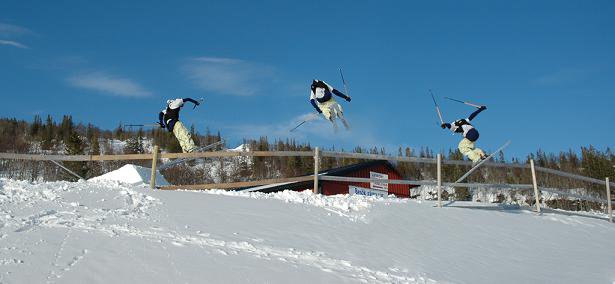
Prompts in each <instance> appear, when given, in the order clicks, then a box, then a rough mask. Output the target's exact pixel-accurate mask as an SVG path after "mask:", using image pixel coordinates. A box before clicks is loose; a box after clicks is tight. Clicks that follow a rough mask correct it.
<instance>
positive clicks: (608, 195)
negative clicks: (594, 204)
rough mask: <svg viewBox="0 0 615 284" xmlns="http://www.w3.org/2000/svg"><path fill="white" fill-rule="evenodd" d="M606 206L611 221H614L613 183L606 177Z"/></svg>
mask: <svg viewBox="0 0 615 284" xmlns="http://www.w3.org/2000/svg"><path fill="white" fill-rule="evenodd" d="M606 206H607V211H606V212H607V213H608V214H609V222H611V223H613V208H612V207H611V184H610V182H609V178H608V177H607V178H606Z"/></svg>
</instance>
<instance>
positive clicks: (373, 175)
mask: <svg viewBox="0 0 615 284" xmlns="http://www.w3.org/2000/svg"><path fill="white" fill-rule="evenodd" d="M369 178H371V179H384V180H387V179H389V175H385V174H381V173H376V172H369ZM369 187H370V188H373V189H380V190H386V191H389V184H388V183H386V182H370V183H369Z"/></svg>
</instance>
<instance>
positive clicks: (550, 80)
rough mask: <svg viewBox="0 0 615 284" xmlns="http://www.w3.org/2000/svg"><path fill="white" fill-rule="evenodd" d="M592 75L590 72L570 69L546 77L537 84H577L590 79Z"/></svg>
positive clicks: (541, 78)
mask: <svg viewBox="0 0 615 284" xmlns="http://www.w3.org/2000/svg"><path fill="white" fill-rule="evenodd" d="M590 73H591V71H590V70H584V69H570V68H568V69H562V70H558V71H556V72H553V73H551V74H547V75H544V76H542V77H540V78H538V79H537V80H535V82H536V83H538V84H541V85H563V84H570V83H577V82H579V81H583V80H585V79H586V78H587V77H589V75H590Z"/></svg>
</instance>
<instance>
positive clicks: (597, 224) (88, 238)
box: [0, 179, 615, 283]
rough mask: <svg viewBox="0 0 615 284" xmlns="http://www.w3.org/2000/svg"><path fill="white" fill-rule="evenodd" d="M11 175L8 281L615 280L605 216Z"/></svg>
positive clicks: (3, 270) (3, 187) (2, 194)
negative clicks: (39, 179) (25, 178)
mask: <svg viewBox="0 0 615 284" xmlns="http://www.w3.org/2000/svg"><path fill="white" fill-rule="evenodd" d="M433 205H434V203H433V202H430V201H413V200H401V199H389V198H374V197H362V196H348V195H338V196H320V195H314V194H312V193H311V192H309V191H307V192H280V193H274V194H263V193H258V192H226V191H218V190H214V191H204V192H189V191H159V190H150V189H149V188H147V186H145V185H144V184H140V185H131V184H129V183H126V182H85V181H82V182H75V183H70V182H47V183H30V182H24V181H15V180H7V179H0V282H3V283H4V282H6V283H41V282H48V283H54V282H61V283H109V282H116V283H127V282H131V283H246V282H251V283H264V282H268V283H288V282H293V283H314V282H318V283H356V282H364V283H439V282H442V283H494V282H497V283H545V282H550V283H612V282H613V281H615V268H614V267H615V257H614V256H615V246H613V245H612V243H613V239H614V238H615V225H613V224H611V223H608V222H607V221H605V220H604V216H600V215H579V214H576V213H575V214H573V213H567V212H560V211H549V212H546V213H543V214H541V215H537V214H534V213H532V212H530V211H526V210H523V209H519V208H517V209H513V210H506V209H504V208H502V207H498V206H495V205H484V204H478V203H471V202H468V203H465V202H456V203H454V204H453V205H452V206H451V207H445V208H434V207H433Z"/></svg>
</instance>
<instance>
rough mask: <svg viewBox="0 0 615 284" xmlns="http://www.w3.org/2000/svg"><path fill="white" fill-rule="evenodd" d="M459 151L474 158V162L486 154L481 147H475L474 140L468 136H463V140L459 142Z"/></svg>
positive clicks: (469, 157)
mask: <svg viewBox="0 0 615 284" xmlns="http://www.w3.org/2000/svg"><path fill="white" fill-rule="evenodd" d="M459 151H460V152H461V154H463V155H464V156H466V157H468V159H470V160H472V162H478V161H480V158H481V157H483V156H485V152H483V150H481V149H479V148H476V149H475V148H474V142H472V141H470V140H468V139H467V138H463V139H462V140H461V142H459Z"/></svg>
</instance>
